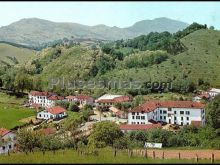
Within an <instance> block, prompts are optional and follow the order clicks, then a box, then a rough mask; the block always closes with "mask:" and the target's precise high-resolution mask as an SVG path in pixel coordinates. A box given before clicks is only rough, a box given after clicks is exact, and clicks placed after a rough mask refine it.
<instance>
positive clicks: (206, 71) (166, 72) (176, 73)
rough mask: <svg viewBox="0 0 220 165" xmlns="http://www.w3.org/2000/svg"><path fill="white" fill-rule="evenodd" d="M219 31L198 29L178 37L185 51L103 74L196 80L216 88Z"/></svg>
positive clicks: (218, 80) (219, 68) (219, 75)
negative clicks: (163, 58) (146, 63)
mask: <svg viewBox="0 0 220 165" xmlns="http://www.w3.org/2000/svg"><path fill="white" fill-rule="evenodd" d="M219 39H220V32H219V31H214V30H207V29H201V30H198V31H195V32H193V33H191V34H189V35H187V36H185V37H184V38H182V39H181V43H183V44H184V45H185V47H186V48H187V49H186V51H184V52H182V53H179V54H177V55H174V56H171V58H169V59H167V60H166V61H164V62H162V63H160V64H157V65H153V66H149V67H145V68H131V69H121V70H119V69H117V68H116V69H115V70H113V71H111V72H108V73H106V74H105V75H104V77H106V78H109V79H118V78H120V79H133V80H142V81H149V80H151V81H167V80H169V81H173V82H174V83H175V82H176V81H184V80H186V81H187V80H192V81H193V82H194V83H195V84H197V83H198V79H202V80H203V81H205V82H209V83H210V85H211V86H218V87H220V59H219V58H220V57H219V56H220V45H219Z"/></svg>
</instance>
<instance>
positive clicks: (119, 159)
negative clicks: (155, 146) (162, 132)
mask: <svg viewBox="0 0 220 165" xmlns="http://www.w3.org/2000/svg"><path fill="white" fill-rule="evenodd" d="M0 162H1V163H79V164H81V163H94V164H97V163H135V164H137V163H138V164H140V163H141V164H147V163H184V164H185V163H195V160H174V159H167V160H161V159H155V160H154V159H150V158H149V159H146V158H144V157H137V156H134V157H132V158H129V157H128V154H127V153H118V155H117V156H116V157H113V152H112V151H110V150H105V151H104V152H99V156H82V155H78V154H77V152H76V151H74V150H66V151H64V153H63V152H62V151H59V152H56V153H55V155H54V154H53V152H46V154H45V155H44V156H43V154H42V152H35V153H34V154H32V153H31V154H29V155H25V154H24V153H17V154H11V155H10V156H0ZM198 163H210V160H199V162H198ZM215 163H219V161H216V162H215Z"/></svg>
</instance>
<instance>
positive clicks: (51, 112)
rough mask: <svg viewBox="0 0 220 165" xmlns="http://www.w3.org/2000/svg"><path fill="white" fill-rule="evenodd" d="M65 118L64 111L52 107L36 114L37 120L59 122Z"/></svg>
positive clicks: (58, 107)
mask: <svg viewBox="0 0 220 165" xmlns="http://www.w3.org/2000/svg"><path fill="white" fill-rule="evenodd" d="M66 116H67V113H66V110H65V109H64V108H62V107H60V106H54V107H51V108H46V109H45V110H44V111H41V112H39V113H37V118H38V119H44V120H48V119H53V120H59V119H62V118H64V117H66Z"/></svg>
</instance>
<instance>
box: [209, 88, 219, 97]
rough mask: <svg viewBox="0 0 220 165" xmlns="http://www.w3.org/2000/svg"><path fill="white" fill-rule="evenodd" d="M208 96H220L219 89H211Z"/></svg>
mask: <svg viewBox="0 0 220 165" xmlns="http://www.w3.org/2000/svg"><path fill="white" fill-rule="evenodd" d="M208 93H209V95H210V96H212V97H215V96H217V95H219V94H220V89H216V88H212V89H210V90H209V91H208Z"/></svg>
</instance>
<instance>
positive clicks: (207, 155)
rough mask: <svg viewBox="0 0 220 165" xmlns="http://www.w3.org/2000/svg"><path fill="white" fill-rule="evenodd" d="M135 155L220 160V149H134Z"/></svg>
mask: <svg viewBox="0 0 220 165" xmlns="http://www.w3.org/2000/svg"><path fill="white" fill-rule="evenodd" d="M133 155H134V156H142V157H148V158H154V159H156V158H159V159H195V160H196V161H198V160H199V159H210V160H211V162H214V160H220V150H152V149H147V150H143V149H134V150H133Z"/></svg>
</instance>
